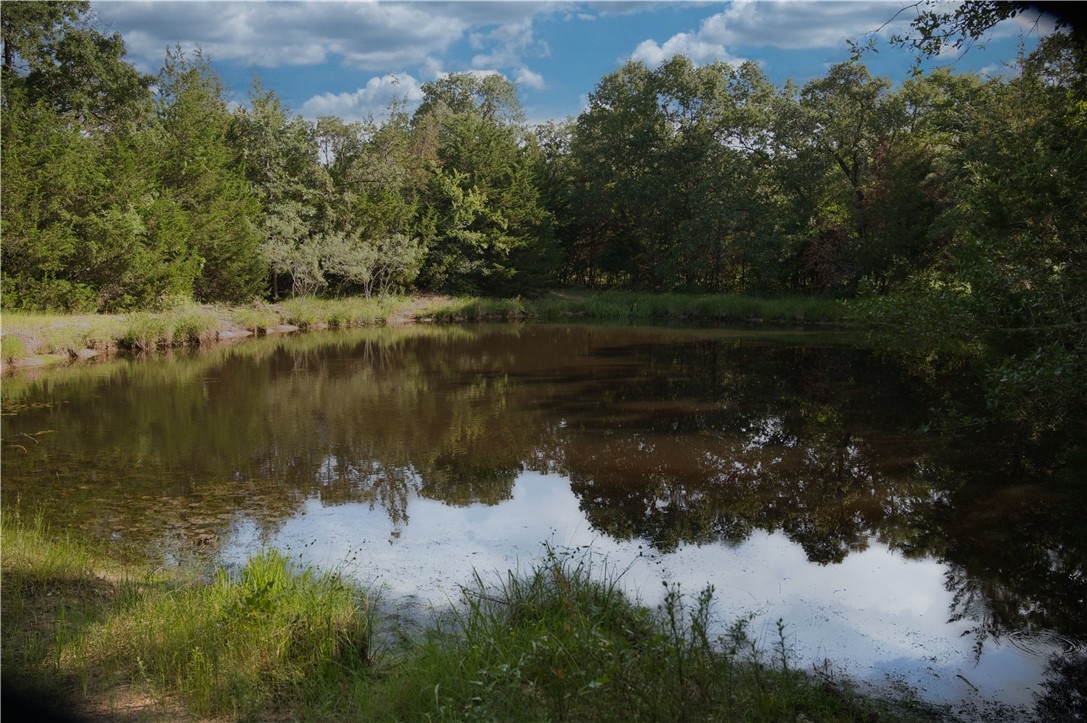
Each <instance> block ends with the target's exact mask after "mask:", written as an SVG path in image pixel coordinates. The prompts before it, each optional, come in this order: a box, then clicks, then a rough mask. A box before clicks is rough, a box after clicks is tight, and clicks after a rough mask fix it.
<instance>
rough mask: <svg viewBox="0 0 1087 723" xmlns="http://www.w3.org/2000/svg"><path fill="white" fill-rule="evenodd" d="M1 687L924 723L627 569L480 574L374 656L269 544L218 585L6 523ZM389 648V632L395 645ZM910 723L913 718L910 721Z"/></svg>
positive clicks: (354, 626)
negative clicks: (631, 589) (437, 613)
mask: <svg viewBox="0 0 1087 723" xmlns="http://www.w3.org/2000/svg"><path fill="white" fill-rule="evenodd" d="M2 532H3V573H4V584H3V586H2V587H0V595H2V598H3V599H2V607H0V612H2V615H3V626H4V636H3V640H2V644H3V648H2V656H3V657H2V663H3V668H4V674H5V690H6V691H7V690H10V689H8V688H7V686H8V685H9V683H11V682H13V683H14V684H15V685H16V686H17V687H16V689H17V690H18V689H19V688H26V687H29V686H31V685H35V686H37V687H38V688H39V689H44V690H46V691H51V693H50V694H51V695H53V696H54V697H67V698H68V699H69V700H70V701H71V705H73V706H74V707H75V708H76V709H77V710H78V709H80V708H81V707H82V708H88V707H98V708H99V709H100V705H99V702H100V701H101V700H102V699H103V698H105V699H108V698H109V697H110V696H111V695H114V694H116V692H117V691H118V690H120V689H125V688H129V687H132V688H135V689H137V690H139V691H141V692H142V693H143V694H146V695H150V696H151V698H152V699H153V700H154V701H155V704H156V705H158V706H166V705H169V704H171V703H176V704H180V705H181V707H182V708H183V711H182V712H181V715H182V717H183V716H184V715H186V714H187V715H191V716H196V717H199V718H212V717H214V718H219V719H224V718H225V719H265V718H270V717H271V718H276V719H283V720H286V719H292V720H293V719H310V720H360V721H362V720H594V721H595V720H599V721H610V720H616V721H619V720H621V721H630V720H668V721H684V720H716V721H775V720H789V721H794V720H808V721H813V722H814V721H850V720H857V721H859V720H873V719H876V718H875V715H876V713H877V712H878V714H879V715H880V716H881V718H880V719H882V720H898V719H902V718H905V719H925V718H926V717H927V716H928V715H929V712H928V711H926V710H925V709H923V708H919V707H913V708H899V709H893V708H888V707H887V706H885V705H882V704H879V703H877V702H874V701H870V700H866V699H863V698H860V697H858V696H856V695H855V694H853V693H852V692H850V690H849V689H848V688H845V687H842V686H841V685H838V684H834V683H832V682H830V681H828V680H824V679H818V678H815V677H812V676H810V675H807V674H804V673H801V672H799V671H797V670H796V669H795V668H794V667H793V666H792V665H791V664H790V662H789V658H788V649H787V645H786V642H785V634H784V626H783V625H782V624H780V623H779V627H778V641H777V643H776V644H775V646H773V647H772V648H771V650H770V652H769V653H766V652H764V651H763V650H762V648H761V647H760V646H758V645H756V644H755V643H754V642H753V641H752V640H751V639H750V638H749V636H748V634H747V625H746V621H745V620H742V619H741V620H740V621H739V622H737V623H734V624H733V625H732V626H731V627H730V628H729V629H728V631H727V632H726V633H724V634H722V635H719V636H714V635H713V634H712V632H711V631H712V630H713V629H714V625H713V620H712V619H711V615H712V610H713V589H712V588H706V589H704V590H703V591H701V592H700V593H699V594H698V595H696V596H695V597H694V598H693V599H690V598H688V597H687V596H685V595H684V594H682V592H681V591H680V589H679V588H678V587H677V586H668V588H667V590H666V591H665V596H664V601H663V602H662V604H661V605H660V606H658V607H657V608H656V609H649V608H646V607H645V606H642V605H640V604H638V603H636V602H633V601H632V600H631V599H630V598H629V597H628V596H626V595H625V594H624V593H623V591H622V589H621V586H620V581H621V577H622V575H621V573H619V574H616V573H614V572H613V571H609V570H608V569H607V567H606V565H605V566H603V568H602V569H600V567H599V566H595V567H594V559H593V558H592V557H591V556H588V555H586V554H584V553H582V552H576V553H568V552H556V551H554V550H547V551H546V552H545V554H544V555H543V557H542V559H541V561H540V562H539V563H537V564H536V565H534V566H533V567H532V568H531V569H529V570H528V571H521V572H510V573H508V574H506V575H504V576H503V577H501V578H499V579H498V580H496V581H495V582H489V581H487V580H485V579H484V578H483V577H482V576H481V575H478V574H477V575H475V577H474V578H473V579H472V580H471V581H469V582H468V583H467V584H466V585H465V586H464V588H463V590H462V592H463V603H462V604H461V605H460V606H459V607H458V608H456V609H455V610H454V611H451V612H450V613H449V614H447V615H445V616H442V617H440V618H438V619H437V620H436V621H435V622H434V623H433V624H431V625H430V626H429V627H428V628H427V629H426V630H425V631H424V632H423V634H421V635H420V636H418V637H413V638H410V639H404V640H403V643H402V644H401V645H400V646H398V647H395V648H390V649H388V650H386V651H384V653H383V655H382V656H381V657H377V656H375V654H374V646H373V640H374V638H375V635H379V634H381V631H380V630H376V629H375V624H374V621H375V619H376V617H375V616H374V615H372V614H371V612H370V608H369V602H368V600H367V598H366V596H365V595H364V594H362V592H360V590H359V589H358V588H357V587H356V586H354V585H352V584H349V583H347V582H346V581H344V580H343V579H341V578H340V577H339V576H338V575H336V574H334V573H333V574H318V573H316V572H314V571H313V570H311V569H309V568H300V567H298V566H296V565H294V564H293V563H292V562H291V561H290V560H289V559H287V558H286V557H284V556H283V555H281V554H279V553H277V552H273V551H266V552H263V553H261V554H259V555H257V556H255V557H253V558H252V559H250V560H249V562H248V563H247V564H246V566H245V567H244V568H242V569H241V570H240V571H236V572H230V571H227V570H223V569H221V570H219V571H217V572H216V573H215V574H214V575H213V576H212V577H211V578H210V579H208V578H206V577H201V576H197V575H194V574H189V573H185V572H183V571H177V570H175V571H174V572H171V573H164V572H162V571H161V570H156V569H153V568H151V567H147V566H137V567H128V568H122V567H120V566H118V565H117V564H116V563H115V562H111V561H110V560H109V559H108V558H103V557H101V556H99V555H98V554H97V553H96V551H95V550H94V549H92V548H89V547H86V546H84V545H81V544H79V543H77V542H74V541H72V540H70V539H67V538H64V537H62V536H58V535H56V534H50V533H49V531H48V529H47V526H46V525H45V524H44V521H43V518H42V516H41V515H37V516H34V517H33V518H32V519H29V520H28V519H25V518H22V517H20V516H19V512H18V508H17V507H16V510H15V512H11V511H10V510H8V509H5V510H4V512H3V524H2ZM386 637H389V638H391V637H392V636H386ZM900 714H901V715H900Z"/></svg>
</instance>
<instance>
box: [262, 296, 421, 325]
mask: <svg viewBox="0 0 1087 723" xmlns="http://www.w3.org/2000/svg"><path fill="white" fill-rule="evenodd" d="M402 303H404V302H403V300H401V299H398V298H395V297H373V298H370V299H367V298H364V297H348V298H344V299H318V298H316V297H312V296H300V297H295V298H293V299H288V300H286V301H284V302H282V304H281V306H282V307H283V309H284V312H285V318H286V321H287V323H288V324H294V325H296V326H298V327H301V328H303V329H307V328H315V327H320V326H327V327H329V328H333V329H342V328H347V327H353V326H374V325H378V324H384V323H385V320H386V319H387V318H388V317H389V316H390V314H391V313H392V312H393V310H394V309H395V308H397V307H398V306H399V305H400V304H402Z"/></svg>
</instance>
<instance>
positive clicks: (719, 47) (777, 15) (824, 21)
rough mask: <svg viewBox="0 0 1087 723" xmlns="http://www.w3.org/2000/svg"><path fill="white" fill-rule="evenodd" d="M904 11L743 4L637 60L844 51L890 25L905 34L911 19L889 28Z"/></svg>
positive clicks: (880, 5) (790, 1)
mask: <svg viewBox="0 0 1087 723" xmlns="http://www.w3.org/2000/svg"><path fill="white" fill-rule="evenodd" d="M900 8H901V5H900V4H899V2H897V0H893V1H891V2H875V3H859V2H804V1H802V0H758V1H757V2H755V1H754V0H737V1H736V2H734V3H732V4H731V5H729V6H728V8H726V9H725V10H723V11H722V12H720V13H717V14H715V15H711V16H710V17H708V18H706V19H705V20H703V21H702V23H701V24H700V25H699V27H698V29H697V30H693V31H691V32H684V33H677V34H676V35H673V36H672V37H670V38H668V39H667V40H665V41H664V42H663V43H658V42H657V41H655V40H653V39H647V40H644V41H643V42H642V43H641V44H639V45H638V47H637V48H636V49H635V50H634V52H633V53H632V54H631V58H632V59H634V60H641V61H642V62H644V63H646V64H647V65H653V66H655V65H659V64H660V63H662V62H664V61H665V60H667V59H668V58H671V57H672V56H674V55H679V54H683V55H686V56H688V57H690V58H691V60H693V61H695V62H697V63H704V62H708V61H711V60H722V61H727V62H736V58H735V56H734V55H733V53H732V52H731V51H730V49H731V48H736V47H738V46H761V47H766V46H770V47H777V48H786V49H801V48H823V47H842V45H843V42H844V40H845V39H846V38H852V37H855V36H858V35H860V34H862V33H867V32H874V31H876V30H877V29H879V28H880V27H881V26H884V27H883V29H882V30H881V34H889V33H890V32H892V31H894V30H900V29H902V28H903V27H904V26H905V25H907V24H908V22H909V18H908V17H906V16H905V15H902V16H899V17H898V18H896V19H895V20H894V21H893V22H891V23H889V24H888V21H890V20H891V18H893V17H894V16H895V13H896V12H898V10H899V9H900Z"/></svg>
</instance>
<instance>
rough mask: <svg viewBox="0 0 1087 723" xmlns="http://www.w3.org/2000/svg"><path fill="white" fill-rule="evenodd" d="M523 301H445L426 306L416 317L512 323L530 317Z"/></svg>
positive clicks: (473, 299) (470, 299)
mask: <svg viewBox="0 0 1087 723" xmlns="http://www.w3.org/2000/svg"><path fill="white" fill-rule="evenodd" d="M529 315H530V314H529V311H528V309H527V307H526V302H525V301H523V300H522V299H499V298H481V297H475V296H469V297H461V298H455V299H444V300H441V301H437V302H435V303H432V304H428V305H426V306H425V307H424V308H423V309H422V310H420V311H419V312H418V313H417V314H416V316H417V317H418V318H420V319H433V320H434V321H439V322H457V321H512V320H515V319H523V318H525V317H526V316H529Z"/></svg>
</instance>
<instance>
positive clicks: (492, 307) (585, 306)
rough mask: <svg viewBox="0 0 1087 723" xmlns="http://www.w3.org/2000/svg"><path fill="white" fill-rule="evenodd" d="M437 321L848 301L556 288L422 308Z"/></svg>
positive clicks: (785, 316)
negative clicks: (529, 296) (540, 293)
mask: <svg viewBox="0 0 1087 723" xmlns="http://www.w3.org/2000/svg"><path fill="white" fill-rule="evenodd" d="M421 315H423V316H427V317H430V318H433V319H436V320H438V321H483V320H502V319H519V318H534V319H542V320H559V319H564V318H570V317H580V318H587V319H599V320H604V321H681V320H704V321H715V322H763V321H769V322H779V323H833V322H842V321H845V306H844V305H843V304H842V303H841V302H838V301H834V300H831V299H823V298H816V297H810V296H790V297H778V298H765V299H763V298H755V297H749V296H734V295H731V294H698V295H692V294H649V293H638V292H633V291H579V292H554V293H551V294H548V295H546V296H543V297H541V298H538V299H486V298H459V299H446V300H442V301H441V302H439V303H433V304H430V305H428V306H426V307H424V308H423V310H422V312H421Z"/></svg>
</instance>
